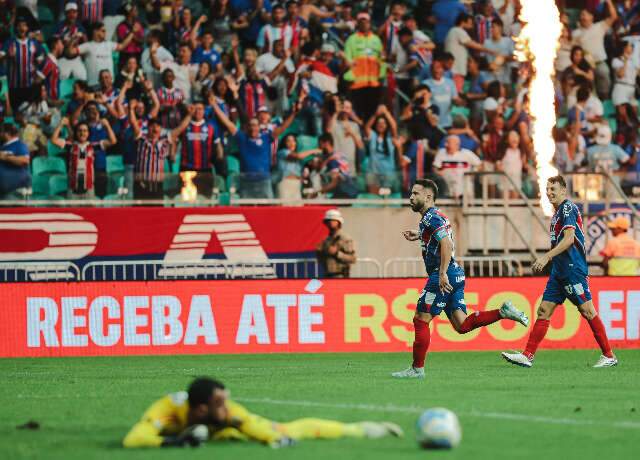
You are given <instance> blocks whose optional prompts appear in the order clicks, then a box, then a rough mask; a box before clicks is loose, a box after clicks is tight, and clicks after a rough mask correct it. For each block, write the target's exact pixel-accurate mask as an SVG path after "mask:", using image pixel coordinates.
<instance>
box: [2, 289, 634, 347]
mask: <svg viewBox="0 0 640 460" xmlns="http://www.w3.org/2000/svg"><path fill="white" fill-rule="evenodd" d="M639 281H640V280H639V279H638V278H594V279H592V284H591V288H592V293H593V298H594V301H595V303H596V306H597V308H598V310H599V314H600V316H601V318H602V321H603V323H604V324H605V327H606V329H607V333H608V335H609V338H610V340H611V342H612V345H613V346H614V347H615V348H635V347H640V334H639V328H640V282H639ZM423 283H424V280H421V279H381V280H376V281H375V282H374V283H372V282H371V280H322V281H318V280H311V281H309V280H286V281H285V280H256V281H173V282H160V281H156V282H120V283H111V282H102V283H90V282H85V283H29V284H24V283H22V284H5V285H0V300H1V302H2V309H0V337H2V339H1V342H0V356H3V357H17V356H96V355H162V354H215V353H271V352H392V351H408V350H409V349H410V346H411V343H412V341H413V331H412V327H413V326H412V324H411V320H412V316H413V312H414V309H415V302H416V299H417V297H418V295H419V291H420V290H421V289H422V285H423ZM544 284H545V280H544V279H542V278H522V279H506V278H502V279H482V278H473V279H468V280H467V289H466V297H465V298H466V302H467V304H468V307H469V310H470V311H475V310H486V309H492V308H498V307H499V305H501V303H502V302H503V301H505V300H507V299H510V300H511V301H512V302H513V303H514V305H515V306H516V307H517V308H519V309H521V310H524V311H525V312H526V313H527V314H528V315H529V316H532V315H534V312H533V309H534V307H535V305H537V304H538V302H539V300H540V296H541V294H542V291H543V288H544ZM432 333H433V335H432V340H431V350H432V351H444V350H506V349H522V348H523V346H524V344H525V342H526V338H527V335H528V330H527V329H526V328H524V327H522V326H521V325H519V324H515V323H512V322H507V321H500V322H498V323H495V324H493V325H491V326H489V327H486V328H481V329H476V330H474V331H472V332H470V333H468V334H465V335H459V334H458V333H456V332H455V331H454V330H453V328H452V327H451V325H450V324H449V323H448V321H447V319H446V317H445V316H444V315H442V316H441V317H440V318H437V319H436V320H434V322H433V323H432ZM595 346H596V345H595V341H594V339H593V337H592V334H591V331H590V329H589V327H588V325H587V323H586V322H585V321H584V320H582V319H581V317H580V315H579V314H578V312H577V310H576V308H575V307H573V306H570V305H569V304H567V306H565V307H564V308H562V307H561V308H558V310H557V311H556V313H555V315H554V317H553V319H552V322H551V327H550V329H549V333H548V334H547V337H546V339H545V341H544V342H543V344H542V347H543V348H544V347H547V348H593V347H595Z"/></svg>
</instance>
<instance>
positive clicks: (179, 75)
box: [149, 43, 198, 103]
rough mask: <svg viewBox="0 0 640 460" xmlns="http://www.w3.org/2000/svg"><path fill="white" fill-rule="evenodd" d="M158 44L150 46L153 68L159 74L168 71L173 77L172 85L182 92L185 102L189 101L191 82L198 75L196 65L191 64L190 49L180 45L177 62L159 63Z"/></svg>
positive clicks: (187, 46)
mask: <svg viewBox="0 0 640 460" xmlns="http://www.w3.org/2000/svg"><path fill="white" fill-rule="evenodd" d="M158 47H159V44H157V43H154V44H152V46H151V48H150V50H149V52H150V56H151V62H152V64H153V67H154V68H155V69H157V70H159V71H160V72H164V71H165V70H167V69H170V70H171V71H172V72H173V75H174V76H175V81H174V85H175V86H176V88H178V89H180V91H182V94H183V97H184V98H185V101H186V102H187V103H188V102H190V100H191V82H192V81H193V80H194V79H195V77H196V75H197V73H198V64H193V63H191V48H189V45H180V48H178V60H177V61H160V59H159V56H158V53H157V51H158Z"/></svg>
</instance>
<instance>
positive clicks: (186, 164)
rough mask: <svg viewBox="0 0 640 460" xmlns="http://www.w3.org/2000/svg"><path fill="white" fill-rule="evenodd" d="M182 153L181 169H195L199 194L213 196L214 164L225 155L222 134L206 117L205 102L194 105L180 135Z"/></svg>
mask: <svg viewBox="0 0 640 460" xmlns="http://www.w3.org/2000/svg"><path fill="white" fill-rule="evenodd" d="M180 142H181V144H182V155H181V162H180V171H183V172H184V171H194V172H195V173H196V175H195V177H193V184H194V185H195V186H196V188H197V189H198V194H199V195H203V196H205V197H207V198H211V193H212V191H213V177H214V176H213V165H214V163H215V162H216V160H218V162H220V160H221V158H222V157H223V152H222V144H221V142H220V135H219V134H217V133H216V130H215V127H214V125H213V124H212V123H210V122H208V121H207V120H206V119H205V108H204V103H202V102H196V103H195V104H194V105H193V116H192V118H191V120H190V121H189V124H188V125H187V126H186V128H185V129H184V131H183V133H182V135H181V136H180Z"/></svg>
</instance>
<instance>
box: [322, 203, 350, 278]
mask: <svg viewBox="0 0 640 460" xmlns="http://www.w3.org/2000/svg"><path fill="white" fill-rule="evenodd" d="M322 222H323V223H324V225H326V227H327V229H328V230H329V236H327V237H326V238H325V239H324V241H322V242H321V243H320V244H319V245H318V246H317V248H316V255H317V257H318V262H319V263H320V268H321V270H322V273H323V274H324V277H325V278H349V272H350V269H351V265H352V264H354V263H355V262H356V251H355V247H354V244H353V239H352V238H351V237H350V236H349V235H347V234H346V233H345V232H344V231H343V230H342V225H343V224H344V218H343V217H342V214H340V211H338V210H337V209H330V210H329V211H327V212H326V213H325V215H324V219H323V221H322Z"/></svg>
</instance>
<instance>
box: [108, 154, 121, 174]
mask: <svg viewBox="0 0 640 460" xmlns="http://www.w3.org/2000/svg"><path fill="white" fill-rule="evenodd" d="M107 173H109V174H112V173H124V160H123V159H122V155H107Z"/></svg>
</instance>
